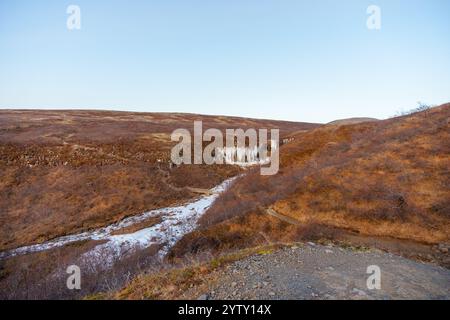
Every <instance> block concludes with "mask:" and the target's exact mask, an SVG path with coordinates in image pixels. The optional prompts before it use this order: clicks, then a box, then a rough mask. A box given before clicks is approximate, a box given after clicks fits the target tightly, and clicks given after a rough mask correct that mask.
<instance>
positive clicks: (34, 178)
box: [0, 110, 318, 251]
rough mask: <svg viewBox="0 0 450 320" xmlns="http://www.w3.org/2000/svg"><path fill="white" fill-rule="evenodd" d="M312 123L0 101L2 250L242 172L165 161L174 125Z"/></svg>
mask: <svg viewBox="0 0 450 320" xmlns="http://www.w3.org/2000/svg"><path fill="white" fill-rule="evenodd" d="M194 120H202V121H203V126H204V130H206V129H208V128H218V129H222V130H223V129H226V128H243V129H246V128H256V129H258V128H269V129H270V128H280V130H281V135H282V136H286V135H289V134H291V133H293V132H296V131H299V130H308V129H311V128H315V127H317V126H318V125H315V124H308V123H295V122H283V121H270V120H255V119H244V118H236V117H223V116H201V115H194V114H163V113H131V112H110V111H39V110H34V111H26V110H20V111H19V110H2V111H0V251H3V250H7V249H11V248H15V247H18V246H23V245H28V244H32V243H40V242H43V241H46V240H49V239H53V238H55V237H58V236H62V235H67V234H73V233H77V232H81V231H85V230H88V229H92V228H97V227H100V226H104V225H106V224H110V223H113V222H116V221H118V220H121V219H123V218H125V217H127V216H130V215H135V214H139V213H142V212H144V211H147V210H151V209H155V208H159V207H165V206H169V205H174V204H177V203H181V202H185V201H187V200H188V199H191V198H193V197H195V196H197V194H196V193H195V192H194V191H195V190H194V189H193V188H199V189H205V188H211V187H213V186H215V185H217V184H219V183H220V182H222V181H223V180H224V179H226V178H228V177H231V176H234V175H236V174H238V173H239V171H240V169H239V168H236V167H233V166H181V167H176V168H172V167H171V166H170V165H169V161H168V160H169V158H170V149H171V147H172V146H173V145H174V142H171V141H170V134H171V132H172V131H173V130H174V129H177V128H186V129H189V130H192V129H193V121H194Z"/></svg>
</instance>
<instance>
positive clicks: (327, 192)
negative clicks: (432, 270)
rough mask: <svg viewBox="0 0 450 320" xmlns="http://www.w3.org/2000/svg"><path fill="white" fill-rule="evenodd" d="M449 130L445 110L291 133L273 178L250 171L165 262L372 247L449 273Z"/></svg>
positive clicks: (448, 110) (449, 114)
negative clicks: (299, 248) (236, 252)
mask: <svg viewBox="0 0 450 320" xmlns="http://www.w3.org/2000/svg"><path fill="white" fill-rule="evenodd" d="M449 125H450V104H446V105H442V106H440V107H436V108H431V109H429V110H426V111H423V112H417V113H414V114H411V115H407V116H401V117H396V118H392V119H388V120H384V121H370V122H362V123H356V124H349V125H340V124H339V123H337V124H330V125H325V126H322V127H319V128H316V129H314V130H310V131H307V132H300V133H297V134H294V135H292V136H291V142H290V143H288V144H286V145H284V146H282V147H281V150H280V152H281V168H280V172H279V174H278V175H276V176H269V177H263V176H260V175H259V172H258V171H257V170H253V171H251V172H249V173H248V174H247V175H245V176H244V177H242V178H240V179H239V180H237V181H236V182H235V183H234V185H233V187H232V188H230V189H229V190H228V191H227V192H225V193H224V194H222V195H221V197H220V198H219V199H218V200H217V201H216V203H215V204H214V205H213V206H212V207H211V208H210V209H209V210H208V211H207V212H206V213H205V215H204V216H203V217H202V218H201V221H200V222H201V228H200V229H198V230H196V231H195V232H193V233H191V234H188V235H186V236H185V237H184V238H183V239H182V240H181V241H180V242H178V243H177V244H176V245H175V247H174V248H173V249H172V251H171V253H170V259H181V258H182V257H183V256H184V255H186V254H192V253H200V252H204V251H206V252H220V251H223V250H233V249H241V248H245V247H251V246H256V245H262V244H267V243H276V242H280V241H281V242H283V241H297V240H310V239H313V240H332V241H334V240H337V241H343V242H351V243H353V244H361V245H369V246H378V247H381V248H382V249H385V250H389V251H393V252H396V253H399V254H403V255H407V256H411V257H414V258H418V259H421V260H428V261H430V260H435V261H437V262H438V263H441V264H443V265H446V266H450V259H449V257H448V254H446V253H445V252H444V250H445V248H446V247H447V244H448V242H449V241H450V232H449V231H450V170H449V168H450V156H449V155H450V144H449V143H448V142H449V141H450V130H449V128H450V127H449ZM292 138H293V139H292ZM270 212H272V213H275V214H276V215H277V216H278V217H276V216H274V215H269V214H268V213H270ZM280 218H282V219H280ZM289 221H295V222H297V223H294V224H293V223H289ZM439 248H444V249H443V250H442V251H441V250H439Z"/></svg>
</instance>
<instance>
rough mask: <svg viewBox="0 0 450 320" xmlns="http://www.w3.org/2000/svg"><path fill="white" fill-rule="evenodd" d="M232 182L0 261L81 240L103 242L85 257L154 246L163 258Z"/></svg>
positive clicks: (13, 253)
mask: <svg viewBox="0 0 450 320" xmlns="http://www.w3.org/2000/svg"><path fill="white" fill-rule="evenodd" d="M234 179H235V178H231V179H228V180H226V181H224V182H223V183H222V184H220V185H218V186H217V187H215V188H213V189H211V194H210V195H205V196H202V197H201V198H199V199H198V200H195V201H193V202H190V203H187V204H185V205H182V206H178V207H167V208H162V209H156V210H152V211H149V212H146V213H143V214H140V215H136V216H132V217H128V218H126V219H124V220H122V221H120V222H118V223H115V224H112V225H109V226H107V227H104V228H101V229H97V230H94V231H88V232H83V233H79V234H75V235H70V236H64V237H60V238H57V239H54V240H51V241H48V242H45V243H42V244H35V245H30V246H25V247H20V248H17V249H13V250H10V251H4V252H1V253H0V259H2V258H6V257H12V256H16V255H23V254H28V253H33V252H40V251H45V250H50V249H53V248H58V247H62V246H64V245H67V244H70V243H73V242H78V241H84V240H106V241H107V242H106V243H103V244H100V245H98V246H96V247H94V249H92V250H91V251H89V252H87V253H86V254H85V255H92V254H96V253H101V252H102V253H103V252H107V253H108V254H111V255H112V256H114V255H121V254H123V253H125V252H127V251H129V250H130V249H133V248H141V249H144V248H148V247H150V246H151V245H154V244H161V245H162V247H161V249H160V251H159V256H160V257H164V256H165V255H166V254H167V252H168V251H169V249H170V248H171V247H172V246H173V245H174V244H175V243H176V242H177V241H178V240H180V239H181V237H183V236H184V235H185V234H187V233H189V232H192V231H193V230H194V229H195V228H196V226H197V221H198V219H199V218H200V217H201V216H202V215H203V214H204V213H205V212H206V210H207V209H208V208H209V207H210V206H211V204H212V203H213V202H214V201H215V200H216V198H217V197H218V196H219V194H220V193H222V192H223V191H225V190H226V189H227V187H228V186H229V185H230V183H231V182H232V181H233V180H234ZM155 216H161V218H162V221H161V223H159V224H156V225H154V226H152V227H149V228H145V229H142V230H139V231H136V232H133V233H130V234H121V235H112V234H111V233H113V232H114V231H117V230H120V229H123V228H125V227H129V226H132V225H134V224H136V223H139V222H142V221H145V220H147V219H149V218H151V217H155Z"/></svg>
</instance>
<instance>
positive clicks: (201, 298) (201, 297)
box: [197, 294, 209, 300]
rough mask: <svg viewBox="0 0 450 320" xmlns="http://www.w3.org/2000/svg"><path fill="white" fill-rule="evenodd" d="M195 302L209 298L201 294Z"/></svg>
mask: <svg viewBox="0 0 450 320" xmlns="http://www.w3.org/2000/svg"><path fill="white" fill-rule="evenodd" d="M197 300H209V296H208V295H207V294H202V295H201V296H200V297H198V299H197Z"/></svg>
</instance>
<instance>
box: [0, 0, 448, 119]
mask: <svg viewBox="0 0 450 320" xmlns="http://www.w3.org/2000/svg"><path fill="white" fill-rule="evenodd" d="M70 4H76V5H79V6H80V8H81V26H82V29H81V30H79V31H69V30H68V29H67V28H66V19H67V17H68V15H67V14H66V8H67V6H68V5H70ZM371 4H375V5H378V6H380V8H381V13H382V29H381V30H380V31H370V30H368V29H367V27H366V20H367V17H368V15H367V14H366V9H367V7H368V6H369V5H371ZM417 101H423V102H425V103H429V104H440V103H444V102H449V101H450V1H448V0H408V1H406V0H402V1H401V0H373V1H366V0H342V1H338V0H327V1H325V0H324V1H322V0H319V1H317V0H315V1H312V0H311V1H301V0H297V1H288V0H271V1H268V0H202V1H200V0H196V1H192V0H176V1H175V0H159V1H139V0H132V1H130V0H127V1H125V0H116V1H114V0H107V1H106V0H94V1H93V0H71V1H61V0H53V1H52V0H40V1H39V0H28V1H26V0H0V108H42V109H55V108H56V109H72V108H76V109H112V110H133V111H146V112H157V111H163V112H191V113H203V114H224V115H236V116H248V117H256V118H273V119H285V120H297V121H311V122H327V121H330V120H334V119H338V118H346V117H354V116H370V117H377V118H385V117H388V116H392V115H394V114H395V113H396V111H398V110H401V109H405V110H406V109H410V108H413V107H415V105H416V102H417Z"/></svg>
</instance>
